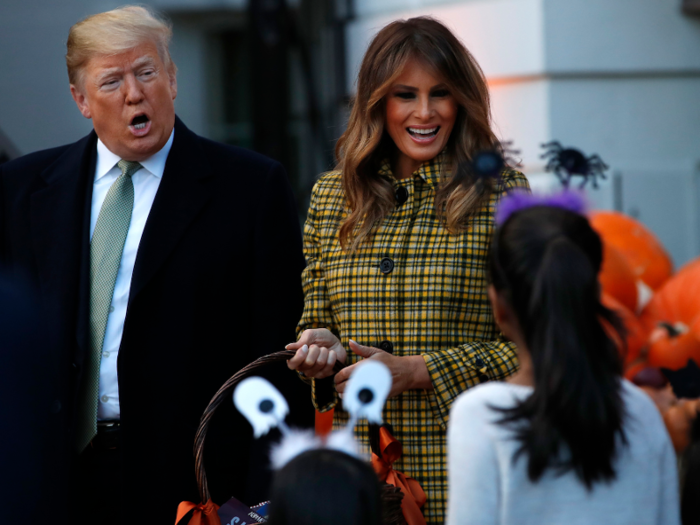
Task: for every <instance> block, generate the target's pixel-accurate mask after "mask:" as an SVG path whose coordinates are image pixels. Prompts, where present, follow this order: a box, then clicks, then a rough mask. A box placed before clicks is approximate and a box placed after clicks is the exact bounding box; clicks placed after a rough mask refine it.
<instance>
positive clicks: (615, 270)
mask: <svg viewBox="0 0 700 525" xmlns="http://www.w3.org/2000/svg"><path fill="white" fill-rule="evenodd" d="M598 280H599V281H600V286H601V287H602V288H603V292H604V293H606V294H607V295H608V296H612V297H614V298H615V299H617V300H618V301H619V302H620V303H622V304H623V305H625V307H626V308H627V309H628V310H629V311H630V312H635V311H637V302H638V299H637V283H636V279H635V277H634V274H633V273H632V268H630V265H629V264H628V263H627V260H626V259H625V258H624V256H623V255H622V254H621V253H620V252H619V251H618V250H617V249H616V248H614V247H613V246H611V245H610V244H603V264H602V266H601V268H600V273H599V274H598ZM606 306H607V305H606ZM608 308H610V306H608Z"/></svg>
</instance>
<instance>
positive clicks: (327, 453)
mask: <svg viewBox="0 0 700 525" xmlns="http://www.w3.org/2000/svg"><path fill="white" fill-rule="evenodd" d="M380 496H381V492H380V486H379V479H378V478H377V475H376V474H375V472H374V471H373V470H372V468H371V467H370V466H369V465H368V464H367V463H364V462H362V461H360V460H359V459H357V458H354V457H352V456H349V455H348V454H345V453H344V452H339V451H337V450H331V449H315V450H310V451H307V452H304V453H303V454H300V455H298V456H297V457H295V458H294V459H292V460H291V461H290V462H289V463H287V464H286V465H285V466H284V467H283V468H281V469H280V470H279V471H277V473H276V474H275V478H274V481H273V484H272V491H271V494H270V519H269V524H270V525H328V524H331V525H379V522H380V518H381V500H380Z"/></svg>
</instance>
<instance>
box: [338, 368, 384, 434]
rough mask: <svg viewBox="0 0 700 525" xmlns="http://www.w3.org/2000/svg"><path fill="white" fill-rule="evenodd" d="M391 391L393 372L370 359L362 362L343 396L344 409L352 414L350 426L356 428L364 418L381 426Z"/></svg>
mask: <svg viewBox="0 0 700 525" xmlns="http://www.w3.org/2000/svg"><path fill="white" fill-rule="evenodd" d="M389 390H391V372H389V369H388V368H387V367H386V365H383V364H382V363H380V362H379V361H371V360H369V359H368V360H365V361H360V362H359V363H358V364H357V367H356V368H355V371H354V372H353V374H352V375H351V376H350V379H349V380H348V386H347V387H346V389H345V394H344V395H343V407H344V408H345V410H347V411H348V412H349V413H350V423H349V424H348V426H352V427H354V426H355V424H357V421H358V420H360V419H362V418H367V421H369V422H370V423H376V424H378V425H381V424H382V423H383V421H382V409H383V408H384V403H386V398H387V396H388V395H389ZM350 430H352V428H351V429H350Z"/></svg>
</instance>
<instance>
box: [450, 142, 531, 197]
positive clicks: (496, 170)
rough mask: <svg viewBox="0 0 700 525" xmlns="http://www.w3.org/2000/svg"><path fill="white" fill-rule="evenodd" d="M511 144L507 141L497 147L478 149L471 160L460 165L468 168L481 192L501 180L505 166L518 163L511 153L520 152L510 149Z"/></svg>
mask: <svg viewBox="0 0 700 525" xmlns="http://www.w3.org/2000/svg"><path fill="white" fill-rule="evenodd" d="M509 145H510V143H509V142H505V143H501V144H500V145H499V146H498V147H497V148H495V149H489V150H482V151H478V152H477V153H476V154H475V155H474V156H473V157H472V160H471V162H467V163H464V164H462V165H460V170H466V171H467V172H468V174H469V176H470V177H471V178H472V179H473V180H474V185H475V186H476V190H477V191H478V192H479V193H483V192H484V190H485V189H486V187H487V186H490V185H491V184H492V182H497V181H499V180H500V178H501V173H502V172H503V170H504V168H506V167H507V166H508V165H511V164H517V163H515V162H514V161H513V160H512V158H511V155H513V154H517V153H518V152H517V151H514V150H510V149H508V146H509Z"/></svg>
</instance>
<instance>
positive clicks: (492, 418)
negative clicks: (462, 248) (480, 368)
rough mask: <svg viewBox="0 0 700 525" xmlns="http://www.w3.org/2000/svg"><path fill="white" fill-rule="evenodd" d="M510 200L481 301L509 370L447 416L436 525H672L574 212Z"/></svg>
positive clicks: (567, 203) (644, 422)
mask: <svg viewBox="0 0 700 525" xmlns="http://www.w3.org/2000/svg"><path fill="white" fill-rule="evenodd" d="M508 199H509V200H508V201H506V200H504V204H503V205H502V207H501V213H500V219H501V220H500V223H501V225H500V227H499V228H498V230H497V231H496V234H495V237H494V241H493V245H492V253H491V258H490V271H491V279H492V284H491V286H490V287H489V297H490V298H491V302H492V304H493V310H494V315H495V316H496V320H497V322H498V323H499V326H500V327H501V329H502V330H503V332H504V334H505V335H506V336H508V337H509V338H510V339H511V340H513V341H514V342H515V343H516V344H517V347H518V357H519V360H520V370H519V371H518V372H517V373H516V374H515V375H514V376H512V377H511V378H510V379H509V381H508V382H505V383H491V384H488V383H487V384H484V385H481V386H479V387H476V388H474V389H472V390H470V391H468V392H466V393H464V394H462V395H461V396H460V397H459V398H458V400H457V401H456V402H455V404H454V406H453V408H452V412H451V415H450V424H449V429H448V466H449V483H450V493H449V505H448V517H447V523H448V525H477V524H478V525H486V524H489V525H490V524H493V525H511V524H513V525H514V524H518V525H528V524H533V525H534V524H537V525H550V524H551V525H576V524H581V525H583V524H586V525H588V524H625V525H627V524H629V525H632V524H634V525H677V524H678V523H679V504H678V481H677V472H676V466H675V455H674V452H673V449H672V447H671V443H670V440H669V438H668V435H667V433H666V430H665V428H664V427H663V423H662V421H661V417H660V416H659V413H658V410H656V408H655V407H654V405H653V404H652V402H651V400H650V399H649V398H648V397H647V396H646V395H645V394H644V393H643V392H642V391H640V390H638V389H637V388H636V387H635V386H633V385H632V384H630V383H628V382H626V381H624V380H623V379H621V364H620V360H619V357H618V352H617V349H616V347H615V344H614V343H613V341H612V340H611V339H610V338H609V336H608V334H607V332H606V330H605V328H604V326H603V324H602V323H606V324H607V325H608V326H609V327H614V328H619V326H620V324H619V321H618V320H617V318H616V317H615V315H614V314H613V313H612V312H611V311H610V310H607V309H606V308H605V307H604V306H603V305H602V304H601V303H600V289H599V286H598V280H597V275H598V271H599V269H600V265H601V261H602V246H601V241H600V238H599V237H598V235H597V234H596V233H595V232H594V231H593V230H592V229H591V227H590V225H589V223H588V220H587V219H586V218H585V217H584V216H583V215H582V214H581V213H580V212H581V211H582V208H583V206H582V202H579V201H578V200H577V197H576V196H572V195H571V194H568V195H564V196H560V197H558V198H553V199H550V200H549V201H546V200H544V201H543V200H542V199H539V200H538V199H537V198H536V197H528V196H515V197H509V198H508ZM533 204H534V205H533Z"/></svg>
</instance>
